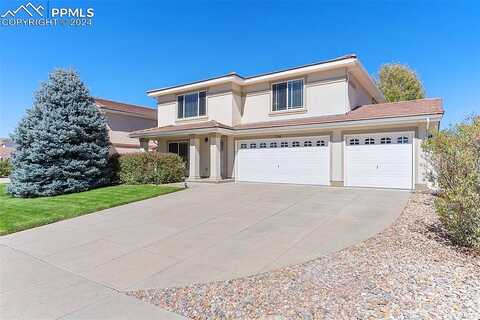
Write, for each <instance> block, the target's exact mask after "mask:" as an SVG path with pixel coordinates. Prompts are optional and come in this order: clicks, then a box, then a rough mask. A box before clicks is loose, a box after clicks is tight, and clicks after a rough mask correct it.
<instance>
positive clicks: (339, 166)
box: [330, 130, 343, 186]
mask: <svg viewBox="0 0 480 320" xmlns="http://www.w3.org/2000/svg"><path fill="white" fill-rule="evenodd" d="M330 143H331V144H332V146H331V148H330V152H331V162H330V163H331V170H332V172H331V184H332V186H343V139H342V132H341V131H339V130H335V131H333V132H332V141H331V142H330Z"/></svg>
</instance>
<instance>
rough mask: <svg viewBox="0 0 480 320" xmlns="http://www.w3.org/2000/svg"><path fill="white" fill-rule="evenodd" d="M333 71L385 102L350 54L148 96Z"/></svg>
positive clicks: (233, 74)
mask: <svg viewBox="0 0 480 320" xmlns="http://www.w3.org/2000/svg"><path fill="white" fill-rule="evenodd" d="M332 69H344V70H346V71H348V72H350V73H352V74H353V75H354V76H355V78H356V79H357V80H358V81H359V82H360V83H361V85H362V86H363V87H364V88H365V89H366V90H367V92H368V93H369V94H370V95H371V96H373V97H374V98H375V99H376V100H377V101H379V102H383V101H385V98H384V97H383V94H382V93H381V92H380V90H378V88H377V87H376V86H375V83H374V81H373V80H372V78H371V77H370V75H369V74H368V72H367V71H366V70H365V68H364V67H363V66H362V64H361V63H360V61H359V60H358V59H357V56H356V55H355V54H348V55H345V56H341V57H338V58H334V59H330V60H324V61H320V62H316V63H311V64H307V65H302V66H298V67H294V68H288V69H283V70H279V71H274V72H268V73H262V74H258V75H254V76H250V77H243V76H241V75H239V74H238V73H236V72H231V73H228V74H225V75H222V76H218V77H213V78H208V79H204V80H200V81H194V82H189V83H184V84H180V85H175V86H169V87H163V88H158V89H153V90H149V91H147V95H149V96H151V97H158V96H162V95H166V94H176V93H180V92H187V91H193V90H198V89H200V88H205V87H209V86H214V85H219V84H225V83H234V84H237V85H240V86H244V85H251V84H256V83H260V82H266V81H277V80H280V79H285V78H289V77H294V76H304V75H306V74H309V73H312V72H318V71H325V70H332Z"/></svg>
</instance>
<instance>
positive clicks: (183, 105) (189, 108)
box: [177, 91, 207, 119]
mask: <svg viewBox="0 0 480 320" xmlns="http://www.w3.org/2000/svg"><path fill="white" fill-rule="evenodd" d="M206 114H207V92H206V91H199V92H192V93H187V94H183V95H180V96H177V118H178V119H185V118H195V117H201V116H205V115H206Z"/></svg>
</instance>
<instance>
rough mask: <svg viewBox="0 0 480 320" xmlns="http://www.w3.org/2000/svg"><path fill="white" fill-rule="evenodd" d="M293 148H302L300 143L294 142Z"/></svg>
mask: <svg viewBox="0 0 480 320" xmlns="http://www.w3.org/2000/svg"><path fill="white" fill-rule="evenodd" d="M292 147H300V142H298V141H293V142H292Z"/></svg>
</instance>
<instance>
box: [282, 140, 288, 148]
mask: <svg viewBox="0 0 480 320" xmlns="http://www.w3.org/2000/svg"><path fill="white" fill-rule="evenodd" d="M280 147H281V148H287V147H288V142H286V141H283V142H282V143H280Z"/></svg>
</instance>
